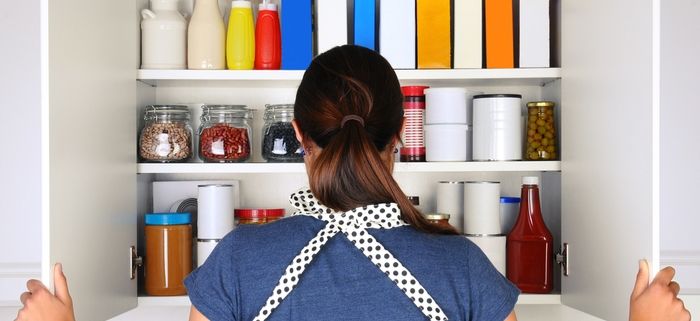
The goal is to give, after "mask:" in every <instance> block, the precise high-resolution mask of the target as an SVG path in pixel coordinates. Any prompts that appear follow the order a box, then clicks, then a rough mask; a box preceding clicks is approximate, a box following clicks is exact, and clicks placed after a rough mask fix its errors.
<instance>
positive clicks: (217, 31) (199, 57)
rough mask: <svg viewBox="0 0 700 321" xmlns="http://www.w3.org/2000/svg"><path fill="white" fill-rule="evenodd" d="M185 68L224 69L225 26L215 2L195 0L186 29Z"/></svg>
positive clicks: (214, 0)
mask: <svg viewBox="0 0 700 321" xmlns="http://www.w3.org/2000/svg"><path fill="white" fill-rule="evenodd" d="M187 68H189V69H225V68H226V26H225V25H224V19H223V17H222V15H221V11H220V10H219V1H217V0H197V2H196V3H195V6H194V13H193V14H192V18H191V19H190V24H189V27H188V28H187Z"/></svg>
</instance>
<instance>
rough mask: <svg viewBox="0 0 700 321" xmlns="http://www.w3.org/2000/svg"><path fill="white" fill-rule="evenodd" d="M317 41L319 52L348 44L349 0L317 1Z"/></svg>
mask: <svg viewBox="0 0 700 321" xmlns="http://www.w3.org/2000/svg"><path fill="white" fill-rule="evenodd" d="M316 43H317V48H318V54H322V53H324V52H325V51H327V50H328V49H331V48H333V47H335V46H342V45H346V44H348V5H347V0H321V1H316Z"/></svg>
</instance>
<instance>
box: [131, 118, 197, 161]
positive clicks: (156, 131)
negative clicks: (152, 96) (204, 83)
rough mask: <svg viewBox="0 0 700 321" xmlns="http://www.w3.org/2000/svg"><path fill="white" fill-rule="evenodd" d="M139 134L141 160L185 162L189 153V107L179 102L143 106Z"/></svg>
mask: <svg viewBox="0 0 700 321" xmlns="http://www.w3.org/2000/svg"><path fill="white" fill-rule="evenodd" d="M143 120H144V121H145V124H144V126H143V129H141V135H140V137H139V156H140V157H141V159H142V160H143V161H145V162H164V163H167V162H186V161H187V160H189V159H190V157H192V127H191V126H190V111H189V109H188V108H187V106H181V105H151V106H146V109H145V111H144V114H143Z"/></svg>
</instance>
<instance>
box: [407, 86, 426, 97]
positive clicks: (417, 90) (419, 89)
mask: <svg viewBox="0 0 700 321" xmlns="http://www.w3.org/2000/svg"><path fill="white" fill-rule="evenodd" d="M427 88H430V87H429V86H403V87H401V93H402V94H403V95H404V96H424V95H425V92H424V90H425V89H427Z"/></svg>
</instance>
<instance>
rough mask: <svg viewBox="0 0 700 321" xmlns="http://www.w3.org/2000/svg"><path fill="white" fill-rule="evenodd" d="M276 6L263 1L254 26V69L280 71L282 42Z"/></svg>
mask: <svg viewBox="0 0 700 321" xmlns="http://www.w3.org/2000/svg"><path fill="white" fill-rule="evenodd" d="M281 38H282V36H281V34H280V18H279V15H278V14H277V5H275V4H274V3H267V1H264V2H263V3H261V4H260V7H259V10H258V20H257V23H256V26H255V44H256V47H255V69H280V66H281V64H282V42H281Z"/></svg>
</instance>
